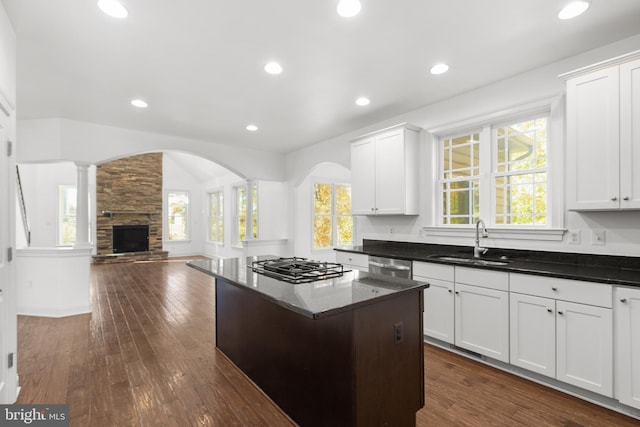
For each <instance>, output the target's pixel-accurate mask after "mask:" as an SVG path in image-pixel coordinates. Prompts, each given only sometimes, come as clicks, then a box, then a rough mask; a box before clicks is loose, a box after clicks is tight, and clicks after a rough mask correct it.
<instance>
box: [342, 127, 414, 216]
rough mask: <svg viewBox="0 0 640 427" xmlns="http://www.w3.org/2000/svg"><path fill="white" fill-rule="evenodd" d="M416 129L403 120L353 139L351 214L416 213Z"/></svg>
mask: <svg viewBox="0 0 640 427" xmlns="http://www.w3.org/2000/svg"><path fill="white" fill-rule="evenodd" d="M418 132H419V128H416V127H415V126H411V125H408V124H406V123H404V124H402V125H398V126H393V127H391V128H387V129H384V130H381V131H378V132H375V133H372V134H368V135H364V136H362V137H360V138H356V139H355V140H353V142H352V143H351V210H352V212H353V214H354V215H417V214H418Z"/></svg>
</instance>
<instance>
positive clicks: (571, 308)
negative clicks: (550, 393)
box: [510, 274, 613, 397]
mask: <svg viewBox="0 0 640 427" xmlns="http://www.w3.org/2000/svg"><path fill="white" fill-rule="evenodd" d="M510 279H511V280H510V286H511V292H512V293H511V297H510V304H511V307H510V309H511V314H510V318H511V332H510V335H511V337H510V338H511V364H513V365H516V366H519V367H522V368H525V369H529V370H531V371H534V372H537V373H539V374H542V375H547V376H549V377H552V378H556V379H557V380H559V381H563V382H565V383H568V384H572V385H574V386H577V387H581V388H583V389H586V390H590V391H592V392H595V393H599V394H601V395H604V396H607V397H613V314H612V310H611V299H612V294H611V286H610V285H604V284H597V283H589V282H581V281H575V280H564V279H554V278H545V277H539V276H530V275H522V274H511V277H510ZM520 292H526V293H522V294H521V293H520ZM532 294H534V295H532ZM553 296H555V298H550V297H553ZM560 298H562V299H560ZM592 304H595V305H592Z"/></svg>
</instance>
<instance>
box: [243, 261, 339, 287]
mask: <svg viewBox="0 0 640 427" xmlns="http://www.w3.org/2000/svg"><path fill="white" fill-rule="evenodd" d="M251 269H252V270H253V271H255V272H256V273H260V274H264V275H265V276H270V277H273V278H276V279H280V280H284V281H286V282H289V283H308V282H313V281H316V280H323V279H331V278H334V277H340V276H342V274H343V273H344V269H343V267H342V264H336V263H331V262H321V261H309V260H308V259H306V258H300V257H290V258H274V259H265V260H261V261H254V262H253V263H252V264H251Z"/></svg>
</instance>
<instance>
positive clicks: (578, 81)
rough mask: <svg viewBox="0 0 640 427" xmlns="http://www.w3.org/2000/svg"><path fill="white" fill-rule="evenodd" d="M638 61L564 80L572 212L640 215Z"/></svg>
mask: <svg viewBox="0 0 640 427" xmlns="http://www.w3.org/2000/svg"><path fill="white" fill-rule="evenodd" d="M638 55H640V53H635V54H634V55H627V56H625V57H624V58H617V59H616V60H612V61H611V63H610V64H598V65H597V66H594V67H593V68H587V69H582V70H578V71H576V72H572V73H568V74H566V75H564V77H567V78H568V79H567V207H568V208H569V209H571V210H620V209H640V115H638V114H637V111H639V109H640V59H637V58H638ZM634 58H635V59H634ZM632 59H633V60H632ZM634 111H635V112H636V113H635V114H634V113H633V112H634Z"/></svg>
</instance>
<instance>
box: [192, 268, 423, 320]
mask: <svg viewBox="0 0 640 427" xmlns="http://www.w3.org/2000/svg"><path fill="white" fill-rule="evenodd" d="M269 258H277V257H274V256H259V257H247V258H228V259H208V260H193V261H189V262H187V265H188V266H190V267H193V268H195V269H196V270H200V271H202V272H204V273H206V274H208V275H210V276H213V277H215V278H219V279H223V280H225V281H226V282H228V283H231V284H233V285H235V286H238V287H240V288H243V289H247V290H250V291H252V292H256V293H258V294H260V295H261V296H263V297H264V298H267V299H269V300H271V301H273V302H274V303H276V304H278V305H280V306H283V307H286V308H288V309H290V310H292V311H295V312H297V313H300V314H302V315H304V316H307V317H310V318H312V319H318V318H321V317H327V316H331V315H332V314H337V313H340V312H344V311H348V310H353V309H354V308H357V307H360V306H363V305H367V304H373V303H376V302H379V301H381V300H382V299H385V298H392V297H394V296H396V295H398V294H401V293H403V292H409V291H416V290H420V289H424V288H427V287H429V284H428V283H425V282H417V281H413V280H409V279H400V278H395V277H389V276H381V275H376V274H370V273H366V272H363V271H358V270H354V271H345V273H344V274H343V275H342V276H341V277H336V278H332V279H325V280H318V281H316V282H310V283H299V284H293V283H288V282H284V281H282V280H278V279H275V278H272V277H269V276H265V275H263V274H258V273H255V272H254V271H253V270H252V269H251V263H252V262H253V261H256V260H261V259H269Z"/></svg>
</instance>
